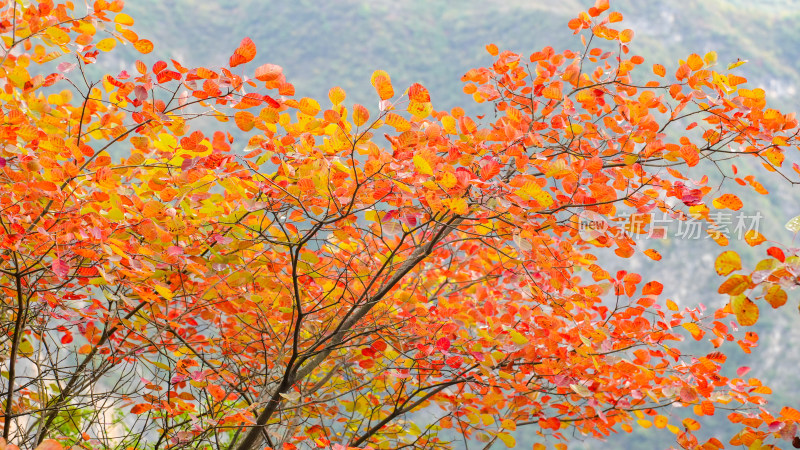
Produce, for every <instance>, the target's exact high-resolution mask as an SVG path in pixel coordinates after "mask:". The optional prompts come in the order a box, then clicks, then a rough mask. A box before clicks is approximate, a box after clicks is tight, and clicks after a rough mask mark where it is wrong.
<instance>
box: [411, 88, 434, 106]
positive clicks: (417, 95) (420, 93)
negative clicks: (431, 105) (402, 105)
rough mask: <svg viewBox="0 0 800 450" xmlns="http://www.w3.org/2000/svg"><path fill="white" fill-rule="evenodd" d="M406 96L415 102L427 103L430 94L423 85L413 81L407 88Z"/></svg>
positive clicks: (429, 99)
mask: <svg viewBox="0 0 800 450" xmlns="http://www.w3.org/2000/svg"><path fill="white" fill-rule="evenodd" d="M408 98H409V99H410V100H413V101H415V102H419V103H427V102H429V101H431V94H430V93H429V92H428V89H426V88H425V86H423V85H421V84H419V83H414V84H412V85H411V87H409V88H408Z"/></svg>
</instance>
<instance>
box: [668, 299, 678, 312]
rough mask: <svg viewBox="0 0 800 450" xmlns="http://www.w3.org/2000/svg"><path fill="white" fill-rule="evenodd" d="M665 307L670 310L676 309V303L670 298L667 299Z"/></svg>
mask: <svg viewBox="0 0 800 450" xmlns="http://www.w3.org/2000/svg"><path fill="white" fill-rule="evenodd" d="M667 309H669V310H670V311H677V310H678V304H677V303H675V302H673V301H672V300H667Z"/></svg>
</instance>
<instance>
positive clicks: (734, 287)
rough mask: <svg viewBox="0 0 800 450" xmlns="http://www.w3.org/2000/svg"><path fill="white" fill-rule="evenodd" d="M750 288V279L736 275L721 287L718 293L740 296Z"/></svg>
mask: <svg viewBox="0 0 800 450" xmlns="http://www.w3.org/2000/svg"><path fill="white" fill-rule="evenodd" d="M749 287H750V277H748V276H745V275H734V276H732V277H730V278H728V279H727V280H725V282H724V283H722V284H721V285H720V286H719V289H717V292H719V293H720V294H728V295H739V294H741V293H743V292H744V291H746V290H747V289H748V288H749Z"/></svg>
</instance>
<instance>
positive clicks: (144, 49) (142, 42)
mask: <svg viewBox="0 0 800 450" xmlns="http://www.w3.org/2000/svg"><path fill="white" fill-rule="evenodd" d="M133 48H135V49H136V51H138V52H139V53H141V54H143V55H146V54H148V53H150V52H152V51H153V43H152V42H150V41H149V40H147V39H139V40H138V41H136V42H135V43H134V44H133Z"/></svg>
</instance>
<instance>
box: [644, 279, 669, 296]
mask: <svg viewBox="0 0 800 450" xmlns="http://www.w3.org/2000/svg"><path fill="white" fill-rule="evenodd" d="M663 290H664V285H663V284H661V283H659V282H658V281H651V282H649V283H647V284H645V285H644V287H642V295H659V294H661V291H663Z"/></svg>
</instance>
